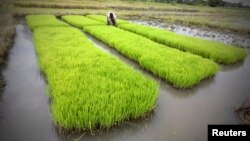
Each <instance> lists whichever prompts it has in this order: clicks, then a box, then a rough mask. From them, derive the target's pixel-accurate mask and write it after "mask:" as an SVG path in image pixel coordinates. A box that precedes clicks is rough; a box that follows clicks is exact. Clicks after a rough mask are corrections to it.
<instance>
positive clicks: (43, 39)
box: [26, 15, 159, 132]
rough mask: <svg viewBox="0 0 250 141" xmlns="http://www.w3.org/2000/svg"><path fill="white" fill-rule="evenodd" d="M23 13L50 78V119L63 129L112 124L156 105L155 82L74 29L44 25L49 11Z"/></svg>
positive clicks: (140, 114)
mask: <svg viewBox="0 0 250 141" xmlns="http://www.w3.org/2000/svg"><path fill="white" fill-rule="evenodd" d="M26 18H28V20H27V22H28V23H29V25H33V26H32V27H34V26H35V27H36V28H33V31H34V33H33V37H34V38H33V39H34V43H35V47H36V52H37V55H38V63H39V66H40V68H41V70H42V71H43V72H44V74H45V76H46V79H47V80H48V84H49V88H50V94H49V95H50V97H51V99H52V104H51V113H52V117H53V121H54V123H55V124H56V125H57V126H58V127H60V129H62V131H79V132H80V131H86V130H90V131H92V130H93V129H104V128H110V127H111V126H113V125H117V124H119V123H121V122H124V121H127V120H133V119H136V118H139V117H142V116H144V115H145V114H146V113H149V112H150V111H152V110H153V109H154V107H155V105H156V99H157V95H158V87H159V86H158V84H157V83H156V82H155V81H153V80H152V79H149V78H148V77H145V76H143V75H142V74H141V73H140V72H138V71H136V70H134V69H132V68H131V67H129V66H127V65H125V64H124V63H122V62H121V61H120V60H119V59H118V58H116V57H113V56H111V55H109V54H107V53H105V52H103V51H101V50H100V49H98V48H96V47H94V45H93V44H92V43H91V42H90V41H89V40H88V39H87V38H86V36H85V35H84V34H83V33H82V32H81V31H80V30H78V29H75V28H73V27H55V26H54V25H53V26H52V27H45V25H47V23H46V22H44V25H42V24H40V23H39V21H40V22H42V21H44V20H45V21H47V20H48V19H50V18H51V16H47V15H42V16H39V15H36V16H27V17H26ZM47 18H48V19H47ZM37 23H38V24H37ZM39 26H41V27H39ZM32 27H30V28H32ZM37 27H38V28H37Z"/></svg>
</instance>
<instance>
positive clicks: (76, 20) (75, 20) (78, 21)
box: [62, 15, 105, 28]
mask: <svg viewBox="0 0 250 141" xmlns="http://www.w3.org/2000/svg"><path fill="white" fill-rule="evenodd" d="M62 19H63V20H65V21H66V22H69V23H71V24H72V25H74V26H76V27H79V28H82V27H83V26H88V25H104V24H105V23H103V22H100V21H97V20H93V19H90V18H86V17H84V16H80V15H67V16H62Z"/></svg>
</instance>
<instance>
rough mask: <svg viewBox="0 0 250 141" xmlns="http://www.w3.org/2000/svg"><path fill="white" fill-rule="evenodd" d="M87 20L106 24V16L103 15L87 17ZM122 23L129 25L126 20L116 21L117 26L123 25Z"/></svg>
mask: <svg viewBox="0 0 250 141" xmlns="http://www.w3.org/2000/svg"><path fill="white" fill-rule="evenodd" d="M87 17H88V18H91V19H94V20H97V21H100V22H103V23H107V18H106V16H103V15H87ZM124 23H129V22H128V21H126V20H121V19H117V24H118V25H119V24H124Z"/></svg>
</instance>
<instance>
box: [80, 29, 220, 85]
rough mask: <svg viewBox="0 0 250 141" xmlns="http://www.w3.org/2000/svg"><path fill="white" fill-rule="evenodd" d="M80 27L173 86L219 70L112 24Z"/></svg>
mask: <svg viewBox="0 0 250 141" xmlns="http://www.w3.org/2000/svg"><path fill="white" fill-rule="evenodd" d="M84 31H86V32H88V33H89V34H91V35H93V36H95V37H96V38H97V39H99V40H101V41H103V42H104V43H106V44H107V45H109V46H111V47H113V48H115V49H116V50H117V51H119V52H120V53H122V54H123V55H125V56H127V57H129V58H130V59H132V60H134V61H136V62H138V63H139V64H140V65H141V66H142V67H143V68H145V69H146V70H148V71H151V72H152V73H154V74H155V75H157V76H159V77H161V78H163V79H165V80H167V81H168V82H169V83H171V84H173V85H174V86H175V87H177V88H189V87H192V86H194V85H195V84H197V83H199V82H200V81H201V80H203V79H205V78H208V77H211V76H212V75H214V74H215V73H216V72H217V71H218V70H219V67H218V65H217V64H216V63H214V62H213V61H210V60H208V59H204V58H201V57H200V56H197V55H193V54H190V53H185V52H181V51H179V50H177V49H173V48H169V47H166V46H164V45H161V44H158V43H155V42H153V41H151V40H150V39H147V38H145V37H142V36H140V35H136V34H134V33H131V32H128V31H124V30H121V29H118V28H115V27H112V26H85V27H84Z"/></svg>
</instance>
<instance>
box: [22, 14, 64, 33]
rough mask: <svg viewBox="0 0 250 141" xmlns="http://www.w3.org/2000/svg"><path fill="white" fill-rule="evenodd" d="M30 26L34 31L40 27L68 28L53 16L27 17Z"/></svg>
mask: <svg viewBox="0 0 250 141" xmlns="http://www.w3.org/2000/svg"><path fill="white" fill-rule="evenodd" d="M25 19H26V22H27V24H28V26H29V27H30V28H31V29H32V30H34V29H35V28H38V27H59V26H60V27H61V26H68V25H67V24H66V23H63V22H62V21H60V20H58V19H56V17H55V16H53V15H28V16H26V17H25Z"/></svg>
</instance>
